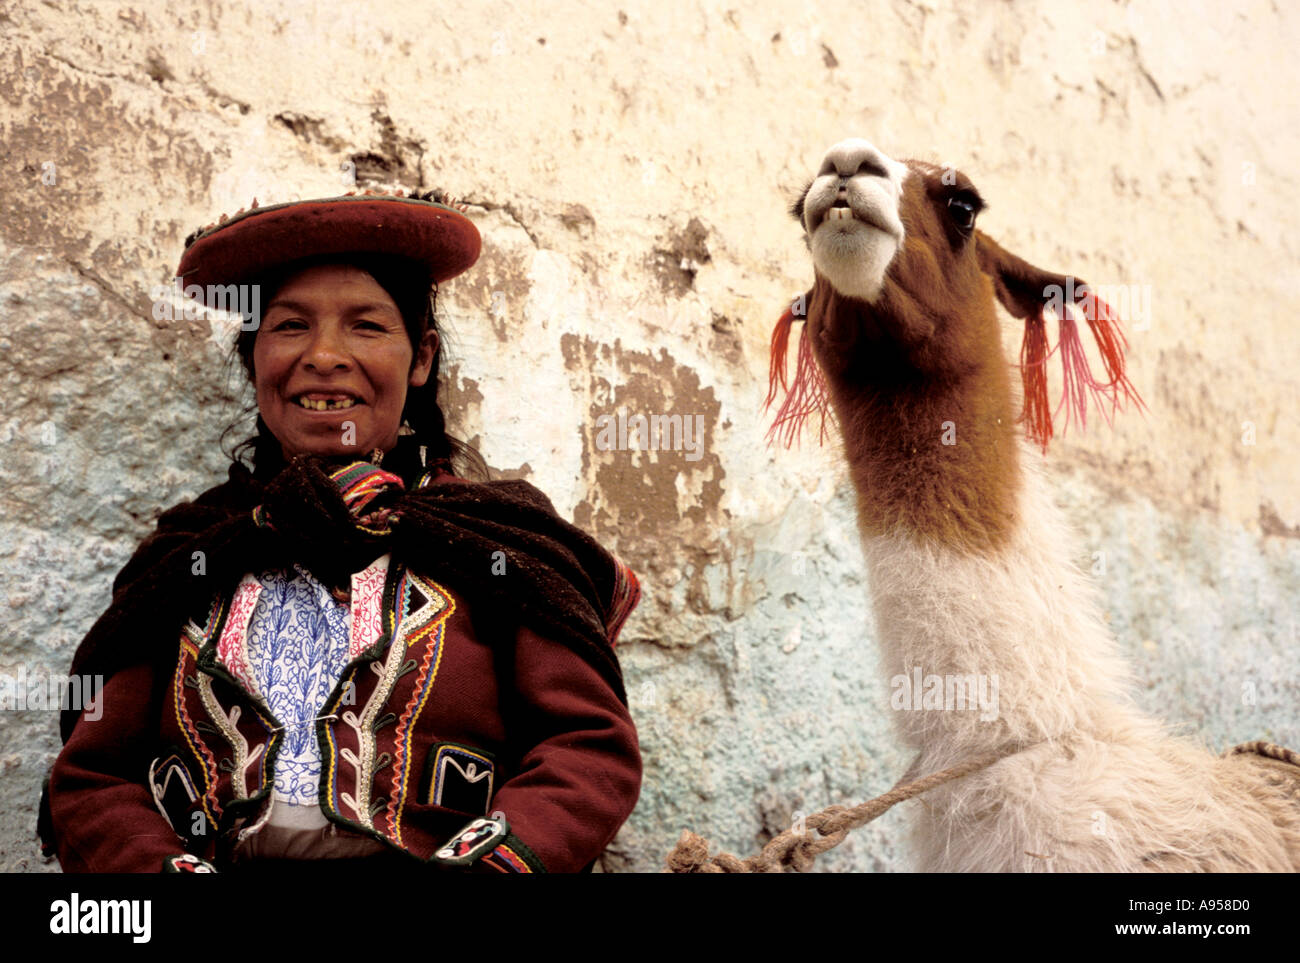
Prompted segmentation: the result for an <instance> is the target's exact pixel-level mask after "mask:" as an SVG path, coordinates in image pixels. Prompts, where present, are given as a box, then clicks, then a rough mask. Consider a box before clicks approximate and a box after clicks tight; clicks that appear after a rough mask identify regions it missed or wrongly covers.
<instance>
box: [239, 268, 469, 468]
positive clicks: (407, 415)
mask: <svg viewBox="0 0 1300 963" xmlns="http://www.w3.org/2000/svg"><path fill="white" fill-rule="evenodd" d="M321 264H345V265H348V266H351V267H355V268H358V269H360V270H362V271H365V272H366V273H367V274H369V275H370V276H371V277H372V278H374V279H375V282H376V283H377V284H378V285H379V286H380V287H382V288H383V289H384V290H385V291H387V292H388V296H389V297H391V298H392V299H393V302H394V303H395V304H396V305H397V309H398V310H399V311H400V312H401V315H402V322H403V324H404V326H405V328H406V336H407V338H408V339H409V340H410V342H411V365H412V367H414V366H415V353H416V348H417V346H418V345H419V344H420V342H421V340H422V339H423V338H424V335H425V333H426V332H428V331H430V330H432V331H434V332H435V333H437V334H438V345H437V348H436V349H435V350H434V354H433V366H432V367H431V368H430V371H429V379H428V380H427V381H426V382H425V383H424V384H423V385H420V386H419V387H408V388H407V391H406V404H405V406H404V407H403V408H402V424H403V425H408V426H409V427H410V429H411V431H412V432H413V433H414V435H413V437H412V436H411V435H405V436H400V437H399V439H398V448H401V449H402V450H403V452H411V451H418V449H419V448H420V447H423V448H424V449H425V451H424V463H425V465H426V466H427V467H429V468H433V467H434V466H435V465H438V466H440V467H442V468H444V469H445V470H447V471H455V472H456V473H457V474H460V475H461V476H462V477H467V478H476V479H478V480H481V481H487V480H488V478H489V477H490V476H489V472H488V467H487V463H486V462H485V461H484V460H483V456H482V455H480V454H479V453H478V452H477V451H476V450H475V449H474V448H473V447H471V446H470V445H467V444H466V443H465V442H463V441H461V440H459V439H458V438H454V437H452V436H451V435H450V434H448V433H447V424H446V419H445V418H444V417H443V413H442V408H441V407H440V406H439V404H438V389H439V386H440V385H441V383H442V349H443V343H444V340H445V339H444V338H443V337H442V332H441V331H440V329H439V326H438V319H437V313H436V310H437V297H438V289H437V285H435V284H432V283H431V282H430V280H429V275H428V272H427V270H426V269H425V268H424V267H422V266H421V265H420V264H419V263H418V262H414V261H407V260H403V259H400V258H398V259H394V258H383V259H380V258H378V257H375V256H368V255H360V254H357V255H352V254H349V255H336V256H327V257H318V258H311V259H308V260H304V261H296V262H293V263H291V264H286V265H283V266H281V267H278V268H275V269H274V270H271V271H268V272H267V273H265V274H263V275H261V276H259V277H257V278H254V279H252V280H251V281H250V283H253V284H260V285H261V292H260V295H261V298H260V299H261V303H262V305H263V308H265V306H266V305H268V304H270V303H271V300H272V299H273V298H274V297H275V295H276V292H278V291H279V290H280V288H281V287H283V286H284V283H285V282H286V281H287V280H289V278H290V277H292V276H293V275H295V274H297V273H298V272H299V271H302V270H304V269H306V268H309V267H316V266H318V265H321ZM256 340H257V330H256V329H254V330H252V331H245V330H241V331H240V332H239V336H238V338H236V339H235V347H234V350H233V352H232V354H231V361H232V362H233V361H234V360H235V359H238V360H239V362H240V363H241V364H242V365H243V368H244V373H245V374H246V375H247V376H248V379H249V381H253V380H254V371H253V345H254V343H255V342H256ZM256 410H257V401H256V399H254V401H253V403H252V405H250V406H249V407H248V408H246V409H245V410H244V411H243V412H242V413H241V414H240V416H239V418H238V419H237V420H236V421H235V422H234V423H233V424H231V425H230V426H228V427H227V428H226V430H225V432H223V433H222V436H221V437H222V441H223V443H224V441H225V440H226V438H227V437H228V436H229V435H230V433H231V432H233V431H235V430H236V429H237V427H238V424H239V421H242V420H243V418H244V417H246V416H247V415H248V414H250V413H251V412H253V411H256ZM246 453H247V454H249V455H251V460H252V467H253V472H254V474H255V475H256V476H257V477H265V478H270V477H272V476H273V475H275V474H276V473H278V472H279V470H280V469H281V468H283V467H284V464H285V461H284V454H283V452H282V451H281V448H280V442H279V440H278V439H276V437H275V436H274V435H273V434H271V430H270V429H269V428H268V427H267V426H266V423H265V422H264V421H263V420H262V416H261V415H260V414H259V415H258V416H257V434H255V435H253V436H252V437H251V438H246V439H244V440H243V441H242V442H240V443H239V444H238V445H236V446H235V449H234V451H233V452H231V458H232V459H233V460H235V461H242V460H243V457H244V455H245V454H246ZM390 454H391V453H390ZM453 461H454V467H453ZM385 464H386V465H387V459H386V460H385ZM403 474H404V473H403Z"/></svg>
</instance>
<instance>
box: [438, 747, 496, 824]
mask: <svg viewBox="0 0 1300 963" xmlns="http://www.w3.org/2000/svg"><path fill="white" fill-rule="evenodd" d="M494 778H495V776H494V772H493V766H492V759H491V757H490V756H488V755H486V754H485V753H483V752H482V751H480V750H477V749H472V748H470V747H468V746H458V745H455V744H454V743H439V744H437V745H435V746H433V747H432V748H431V749H430V750H429V764H428V766H427V767H426V773H425V777H424V786H423V790H422V792H421V802H424V803H426V804H431V805H434V806H442V807H444V808H446V809H456V810H459V811H460V812H464V813H480V814H482V815H487V812H488V807H489V806H490V805H491V803H492V792H493V779H494Z"/></svg>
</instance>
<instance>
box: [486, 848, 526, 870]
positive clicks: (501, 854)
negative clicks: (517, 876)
mask: <svg viewBox="0 0 1300 963" xmlns="http://www.w3.org/2000/svg"><path fill="white" fill-rule="evenodd" d="M481 861H482V862H484V863H486V864H487V865H489V866H491V867H492V868H493V869H497V870H500V871H501V872H503V873H531V872H532V871H533V870H532V867H530V866H529V865H528V863H526V862H525V861H524V859H523V858H522V857H521V856H520V855H519V854H518V853H516V852H515V851H514V850H513V849H511V848H510V847H509V846H507V845H506V844H505V843H502V844H501V845H499V846H498V847H497V848H496V849H494V850H492V852H490V853H488V854H487V855H486V856H484V857H483V859H482V860H481Z"/></svg>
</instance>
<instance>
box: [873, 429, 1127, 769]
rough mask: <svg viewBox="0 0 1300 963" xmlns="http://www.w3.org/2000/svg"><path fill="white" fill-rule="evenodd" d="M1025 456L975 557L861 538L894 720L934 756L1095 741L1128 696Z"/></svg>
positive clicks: (891, 536)
mask: <svg viewBox="0 0 1300 963" xmlns="http://www.w3.org/2000/svg"><path fill="white" fill-rule="evenodd" d="M1022 454H1023V458H1024V461H1025V462H1026V463H1027V464H1026V467H1025V470H1024V472H1023V475H1022V479H1021V481H1022V483H1021V484H1020V485H1019V486H1018V488H1017V491H1016V497H1015V499H1014V502H1013V505H1012V508H1013V512H1014V515H1013V518H1014V521H1013V524H1012V526H1011V528H1010V530H1009V531H1008V533H1007V537H1006V538H1005V539H1004V541H1003V543H1002V544H1000V545H999V546H998V547H996V548H992V549H989V550H987V551H984V552H973V551H969V550H967V549H965V548H960V547H954V546H952V545H948V544H944V543H943V542H941V541H939V540H937V539H935V538H933V537H930V536H925V535H918V534H916V533H914V532H911V531H908V530H905V529H904V528H902V527H896V528H895V529H894V530H892V531H889V532H885V533H881V534H875V535H872V534H868V535H866V536H865V537H864V539H863V545H864V550H865V554H866V559H867V566H868V571H869V573H870V580H871V589H872V595H873V601H874V608H875V613H876V621H877V635H878V640H879V645H880V650H881V665H882V668H883V670H884V676H885V681H886V683H887V684H888V685H889V689H888V693H889V697H890V705H891V709H892V710H894V711H892V712H891V715H892V716H893V717H894V720H895V722H896V724H897V725H898V727H899V729H900V731H901V732H902V734H903V736H904V738H905V740H906V741H907V742H908V743H909V744H911V745H912V746H914V747H915V748H919V749H922V750H928V751H931V752H933V753H934V754H936V755H940V756H942V755H944V754H946V753H955V754H958V755H960V754H962V753H967V752H975V751H983V750H986V749H992V748H997V747H1000V746H1003V745H1006V744H1008V743H1019V744H1028V743H1034V742H1038V741H1040V740H1043V739H1051V738H1057V737H1060V736H1063V735H1065V734H1067V733H1070V732H1073V731H1079V730H1085V731H1091V732H1094V733H1098V732H1100V731H1101V730H1102V729H1104V728H1105V727H1106V726H1108V725H1111V724H1112V723H1113V720H1114V719H1115V718H1116V715H1115V706H1116V705H1117V704H1118V703H1120V702H1121V701H1122V700H1123V698H1124V696H1123V691H1122V679H1123V676H1124V672H1125V667H1124V664H1123V662H1122V661H1121V660H1120V659H1119V658H1118V656H1117V655H1116V652H1115V645H1114V641H1113V639H1112V638H1111V636H1110V634H1109V632H1108V631H1107V629H1106V628H1105V626H1104V624H1103V623H1102V621H1101V618H1100V608H1099V606H1098V605H1097V603H1096V600H1095V597H1094V594H1093V589H1092V586H1091V584H1090V583H1089V582H1087V580H1086V579H1085V577H1084V575H1083V573H1082V572H1081V571H1080V570H1079V569H1078V567H1077V566H1076V565H1075V564H1074V563H1073V562H1072V560H1071V559H1072V552H1071V551H1070V549H1069V547H1068V545H1069V542H1070V538H1069V533H1068V531H1067V529H1066V526H1065V524H1064V519H1063V518H1062V517H1061V514H1060V512H1059V510H1058V509H1057V508H1056V507H1055V505H1053V504H1052V501H1051V496H1050V491H1049V488H1048V485H1047V483H1046V479H1045V477H1044V476H1043V475H1042V473H1041V470H1040V469H1039V468H1037V466H1035V465H1033V464H1032V459H1033V457H1034V456H1033V453H1032V452H1031V451H1030V450H1028V449H1027V448H1026V449H1025V450H1024V451H1023V453H1022ZM918 670H919V678H920V682H921V687H920V691H917V685H916V682H917V679H918ZM936 680H937V681H936ZM963 695H964V698H962V696H963ZM981 696H982V697H983V698H982V699H981ZM972 703H974V704H972ZM1107 720H1109V721H1107Z"/></svg>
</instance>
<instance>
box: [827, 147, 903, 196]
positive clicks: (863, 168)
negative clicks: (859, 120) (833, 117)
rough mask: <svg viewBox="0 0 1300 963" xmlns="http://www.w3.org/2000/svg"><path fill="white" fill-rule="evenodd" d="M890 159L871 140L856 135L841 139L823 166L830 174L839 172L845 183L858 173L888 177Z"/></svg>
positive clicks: (828, 152)
mask: <svg viewBox="0 0 1300 963" xmlns="http://www.w3.org/2000/svg"><path fill="white" fill-rule="evenodd" d="M888 161H889V158H888V157H887V156H886V155H885V154H884V153H883V152H882V151H880V150H879V149H877V148H876V146H875V145H874V144H872V143H871V142H870V141H866V140H863V139H862V138H860V137H855V138H851V139H849V140H844V141H840V142H839V143H838V144H836V145H835V146H834V147H832V148H831V149H830V150H828V151H827V152H826V160H825V162H824V164H823V165H822V167H823V170H825V171H826V173H828V174H829V173H832V172H833V173H835V174H837V175H838V176H839V178H840V184H841V185H843V184H844V183H845V182H846V181H847V180H848V179H849V178H851V177H854V176H856V175H858V174H872V175H875V176H876V177H888V176H889V168H888Z"/></svg>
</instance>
